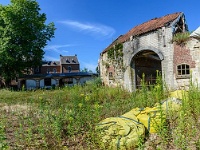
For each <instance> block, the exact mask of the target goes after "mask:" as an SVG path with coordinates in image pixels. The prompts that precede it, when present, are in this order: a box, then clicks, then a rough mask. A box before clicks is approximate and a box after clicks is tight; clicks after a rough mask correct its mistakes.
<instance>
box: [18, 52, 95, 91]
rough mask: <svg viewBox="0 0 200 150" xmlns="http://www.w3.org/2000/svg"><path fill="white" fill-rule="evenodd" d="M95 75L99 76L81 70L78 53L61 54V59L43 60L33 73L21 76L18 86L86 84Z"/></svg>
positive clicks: (47, 86) (38, 86) (42, 86)
mask: <svg viewBox="0 0 200 150" xmlns="http://www.w3.org/2000/svg"><path fill="white" fill-rule="evenodd" d="M95 76H97V74H95V73H89V72H81V71H80V64H79V61H78V58H77V55H75V56H62V55H60V61H43V62H42V65H41V66H40V67H37V68H35V69H34V71H33V73H32V74H31V75H24V76H23V77H20V78H19V79H18V88H22V87H23V86H24V87H25V88H26V89H36V88H51V87H55V86H67V85H68V86H69V85H74V84H84V83H85V82H86V81H88V80H91V79H93V78H94V77H95Z"/></svg>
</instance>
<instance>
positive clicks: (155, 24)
mask: <svg viewBox="0 0 200 150" xmlns="http://www.w3.org/2000/svg"><path fill="white" fill-rule="evenodd" d="M181 14H182V13H181V12H177V13H173V14H169V15H166V16H163V17H160V18H154V19H151V20H149V21H147V22H144V23H143V24H140V25H138V26H135V27H134V28H132V29H131V30H129V31H128V32H127V33H126V34H124V35H122V36H119V37H118V38H117V39H116V40H115V41H114V42H113V43H112V44H111V45H110V46H108V47H107V48H106V49H105V50H104V51H103V53H104V52H106V51H107V50H108V49H109V48H110V47H111V46H112V45H114V44H115V43H123V42H125V41H127V40H129V39H130V37H131V36H133V37H134V36H138V35H141V34H144V33H147V32H150V31H154V30H156V29H158V28H161V27H163V26H166V25H168V26H169V25H170V24H169V23H171V22H173V21H174V20H175V19H176V18H178V17H179V15H181Z"/></svg>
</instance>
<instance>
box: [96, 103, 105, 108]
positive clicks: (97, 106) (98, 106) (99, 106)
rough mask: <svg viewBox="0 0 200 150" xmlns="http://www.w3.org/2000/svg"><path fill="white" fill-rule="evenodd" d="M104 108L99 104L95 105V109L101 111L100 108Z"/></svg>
mask: <svg viewBox="0 0 200 150" xmlns="http://www.w3.org/2000/svg"><path fill="white" fill-rule="evenodd" d="M102 107H103V106H101V105H99V104H97V103H96V104H94V108H95V109H99V108H102Z"/></svg>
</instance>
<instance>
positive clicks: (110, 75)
mask: <svg viewBox="0 0 200 150" xmlns="http://www.w3.org/2000/svg"><path fill="white" fill-rule="evenodd" d="M109 79H110V80H112V79H113V73H112V72H109Z"/></svg>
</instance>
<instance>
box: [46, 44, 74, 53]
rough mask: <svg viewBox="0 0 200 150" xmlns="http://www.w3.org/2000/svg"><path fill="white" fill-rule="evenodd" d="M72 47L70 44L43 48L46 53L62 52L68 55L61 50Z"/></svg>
mask: <svg viewBox="0 0 200 150" xmlns="http://www.w3.org/2000/svg"><path fill="white" fill-rule="evenodd" d="M70 46H72V45H70V44H66V45H48V46H46V47H45V50H46V51H54V52H56V53H62V52H65V53H68V51H67V50H61V49H62V48H66V47H70Z"/></svg>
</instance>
